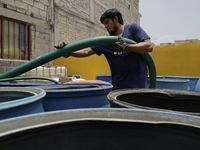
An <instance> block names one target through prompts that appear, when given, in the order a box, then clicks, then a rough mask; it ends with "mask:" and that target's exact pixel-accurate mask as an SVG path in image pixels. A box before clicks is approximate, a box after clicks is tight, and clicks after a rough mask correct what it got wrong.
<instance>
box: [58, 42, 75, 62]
mask: <svg viewBox="0 0 200 150" xmlns="http://www.w3.org/2000/svg"><path fill="white" fill-rule="evenodd" d="M65 45H67V44H65V42H63V43H62V44H59V45H57V46H54V47H55V48H57V49H59V48H63V47H64V46H65ZM70 55H71V54H67V55H64V56H63V57H65V58H68V57H69V56H70Z"/></svg>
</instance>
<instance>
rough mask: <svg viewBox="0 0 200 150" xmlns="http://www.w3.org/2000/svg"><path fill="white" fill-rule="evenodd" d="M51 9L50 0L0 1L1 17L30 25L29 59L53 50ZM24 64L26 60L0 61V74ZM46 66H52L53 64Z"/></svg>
mask: <svg viewBox="0 0 200 150" xmlns="http://www.w3.org/2000/svg"><path fill="white" fill-rule="evenodd" d="M52 2H53V1H52ZM53 9H54V8H53V7H52V5H51V1H50V0H0V14H1V15H2V16H4V17H8V18H13V19H15V20H20V21H23V22H26V23H28V24H31V59H35V58H37V57H38V56H40V55H42V54H45V53H47V52H49V51H51V50H53V49H54V48H53V46H54V32H53V29H52V27H51V24H52V22H54V18H53V16H54V15H53ZM25 62H27V60H11V59H0V73H4V72H6V71H8V70H10V69H13V68H15V67H16V66H19V65H21V64H23V63H25ZM46 65H53V62H49V63H47V64H46Z"/></svg>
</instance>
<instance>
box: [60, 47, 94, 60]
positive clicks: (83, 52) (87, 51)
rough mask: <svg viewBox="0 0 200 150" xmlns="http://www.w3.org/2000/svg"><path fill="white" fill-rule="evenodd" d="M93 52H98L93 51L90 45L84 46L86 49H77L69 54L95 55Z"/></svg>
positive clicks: (78, 55) (76, 55)
mask: <svg viewBox="0 0 200 150" xmlns="http://www.w3.org/2000/svg"><path fill="white" fill-rule="evenodd" d="M93 54H96V52H95V51H93V50H92V49H91V48H90V47H88V48H84V49H81V50H78V51H75V52H73V53H71V54H69V55H68V56H73V57H87V56H90V55H93ZM64 57H66V58H67V55H66V56H64Z"/></svg>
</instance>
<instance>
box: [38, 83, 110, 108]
mask: <svg viewBox="0 0 200 150" xmlns="http://www.w3.org/2000/svg"><path fill="white" fill-rule="evenodd" d="M37 87H39V88H42V89H44V90H45V92H46V96H45V98H43V107H44V111H45V112H47V111H55V110H65V109H78V108H109V107H110V103H109V101H108V99H107V94H108V93H109V92H110V91H111V90H112V87H113V86H112V85H111V84H97V83H75V84H59V85H58V84H57V85H55V84H54V85H46V86H37Z"/></svg>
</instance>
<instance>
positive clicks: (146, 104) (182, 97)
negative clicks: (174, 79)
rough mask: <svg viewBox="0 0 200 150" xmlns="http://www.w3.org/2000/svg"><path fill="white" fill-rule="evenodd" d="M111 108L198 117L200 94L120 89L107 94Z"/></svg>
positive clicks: (182, 91) (179, 91) (181, 91)
mask: <svg viewBox="0 0 200 150" xmlns="http://www.w3.org/2000/svg"><path fill="white" fill-rule="evenodd" d="M107 97H108V99H109V101H110V103H111V107H112V108H131V109H143V110H156V111H165V112H178V113H183V114H188V115H196V116H200V109H199V106H200V92H197V91H186V90H172V89H149V88H141V89H121V90H114V91H111V92H110V93H109V94H108V96H107Z"/></svg>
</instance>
